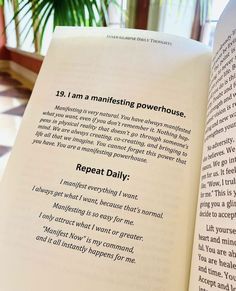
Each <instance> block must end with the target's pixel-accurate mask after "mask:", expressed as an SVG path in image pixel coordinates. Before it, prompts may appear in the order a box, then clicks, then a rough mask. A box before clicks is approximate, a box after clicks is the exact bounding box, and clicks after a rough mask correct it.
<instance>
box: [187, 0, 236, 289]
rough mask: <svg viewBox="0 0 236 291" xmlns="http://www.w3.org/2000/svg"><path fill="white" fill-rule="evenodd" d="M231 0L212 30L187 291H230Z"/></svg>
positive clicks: (234, 78) (235, 194)
mask: <svg viewBox="0 0 236 291" xmlns="http://www.w3.org/2000/svg"><path fill="white" fill-rule="evenodd" d="M235 14H236V1H230V3H229V4H228V6H227V7H226V9H225V11H224V13H223V15H222V17H221V19H220V21H219V24H218V27H217V31H216V39H215V43H214V51H213V59H212V72H211V81H210V88H209V100H208V111H207V121H206V130H205V143H204V152H203V162H202V172H201V184H200V194H199V202H198V211H197V221H196V228H195V240H194V247H193V258H192V269H191V276H190V285H189V290H190V291H196V290H198V291H207V290H229V291H235V290H236V22H235Z"/></svg>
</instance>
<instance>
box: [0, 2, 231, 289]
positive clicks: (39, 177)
mask: <svg viewBox="0 0 236 291" xmlns="http://www.w3.org/2000/svg"><path fill="white" fill-rule="evenodd" d="M235 14H236V3H235V1H232V2H230V4H229V5H228V7H227V8H226V10H225V12H224V15H223V17H222V18H221V20H220V23H219V25H218V28H217V35H216V40H215V45H214V52H213V55H212V54H211V53H210V51H209V49H208V48H206V47H205V46H203V45H202V44H200V43H197V42H194V41H191V40H187V39H183V38H179V37H175V36H171V35H166V34H161V33H155V32H148V31H138V30H112V29H95V28H91V29H86V28H57V29H56V32H55V34H54V38H53V41H52V43H51V46H50V49H49V52H48V54H47V56H46V58H45V61H44V63H43V66H42V69H41V72H40V74H39V77H38V80H37V82H36V85H35V88H34V91H33V94H32V97H31V100H30V102H29V105H28V107H27V110H26V113H25V116H24V120H23V123H22V127H21V130H20V132H19V134H18V138H17V141H16V144H15V147H14V149H13V152H12V155H11V158H10V160H9V163H8V167H7V169H6V172H5V175H4V177H3V180H2V182H1V187H0V193H1V196H0V201H1V203H0V258H1V259H0V274H1V279H0V290H1V291H42V290H45V291H49V290H50V291H52V290H53V291H55V290H56V291H65V290H68V291H78V290H81V291H92V290H97V291H102V290H103V291H104V290H105V291H108V290H113V291H118V290H119V291H121V290H122V291H126V290H127V291H134V290H135V291H144V290H145V291H146V290H150V291H151V290H158V291H160V290H163V291H164V290H165V291H185V290H190V291H197V290H198V291H200V290H201V291H204V290H230V291H233V290H236V223H235V222H236V192H235V189H236V187H235V185H236V154H235V153H236V144H235V143H236V98H235V96H236V93H235V87H236V24H235ZM210 68H211V69H210ZM210 71H211V73H210ZM208 89H209V94H208ZM201 165H202V166H201ZM199 184H200V190H199Z"/></svg>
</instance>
